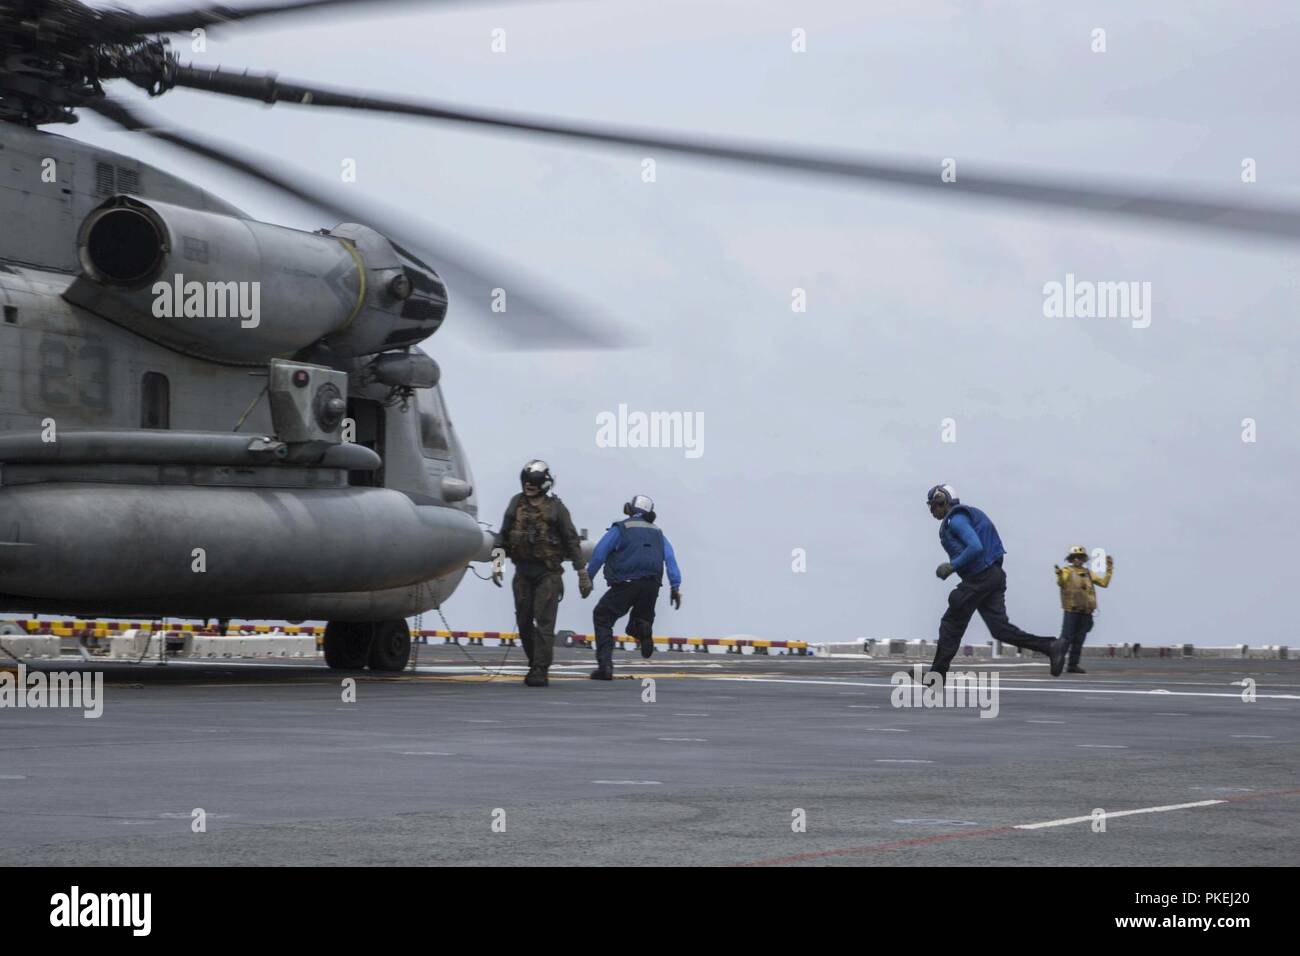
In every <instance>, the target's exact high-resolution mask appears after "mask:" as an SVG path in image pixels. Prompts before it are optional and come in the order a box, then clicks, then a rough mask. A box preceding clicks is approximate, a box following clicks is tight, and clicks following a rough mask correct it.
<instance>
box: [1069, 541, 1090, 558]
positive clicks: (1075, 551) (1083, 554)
mask: <svg viewBox="0 0 1300 956" xmlns="http://www.w3.org/2000/svg"><path fill="white" fill-rule="evenodd" d="M1071 558H1083V559H1084V560H1085V561H1086V560H1087V559H1088V549H1087V548H1085V547H1084V546H1083V545H1081V544H1076V545H1075V546H1074V547H1072V548H1071V549H1070V553H1069V554H1067V555H1066V556H1065V560H1067V561H1069V560H1070V559H1071Z"/></svg>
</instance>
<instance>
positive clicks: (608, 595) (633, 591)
mask: <svg viewBox="0 0 1300 956" xmlns="http://www.w3.org/2000/svg"><path fill="white" fill-rule="evenodd" d="M660 584H661V582H660V580H659V579H658V578H642V579H641V580H640V581H620V582H618V583H617V584H611V585H610V586H609V590H608V591H606V592H605V593H604V595H602V596H601V599H600V600H599V601H598V602H596V609H595V610H594V611H592V614H591V622H592V625H593V626H594V627H595V629H596V663H597V664H598V665H600V666H602V667H603V666H605V665H610V666H613V663H614V624H615V623H616V622H617V621H618V619H619V618H620V617H622V616H623V615H624V614H626V613H627V612H628V611H631V612H632V616H631V618H630V620H629V622H628V629H629V632H630V631H631V630H633V628H632V624H631V622H632V621H644V622H645V623H644V625H643V626H644V627H645V628H646V629H647V630H648V629H649V628H651V627H652V626H653V625H654V622H655V602H656V601H658V600H659V588H660Z"/></svg>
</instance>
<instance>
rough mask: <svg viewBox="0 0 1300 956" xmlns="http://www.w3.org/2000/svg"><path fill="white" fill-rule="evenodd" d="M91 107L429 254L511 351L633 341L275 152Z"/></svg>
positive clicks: (460, 302) (120, 108) (118, 106)
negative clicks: (357, 202) (353, 204)
mask: <svg viewBox="0 0 1300 956" xmlns="http://www.w3.org/2000/svg"><path fill="white" fill-rule="evenodd" d="M86 105H87V107H88V108H89V109H91V110H94V111H95V112H96V113H98V114H99V115H100V116H102V117H103V118H104V119H106V120H108V121H109V122H111V123H114V124H115V125H117V126H119V127H121V128H123V129H126V130H129V131H130V132H138V133H144V134H146V135H148V136H152V137H153V138H155V139H159V140H162V141H164V142H167V143H170V144H171V145H173V146H177V147H179V148H181V149H183V150H186V151H187V152H190V153H193V154H194V155H197V156H201V157H203V158H204V159H207V160H210V161H212V162H215V163H217V164H219V165H221V166H224V167H225V168H227V169H232V170H234V171H236V172H238V173H242V174H243V175H245V176H249V177H251V178H253V179H256V180H258V181H260V182H263V183H266V184H268V185H270V186H273V187H275V188H276V189H278V190H280V191H282V192H285V193H288V194H289V195H291V196H293V197H294V198H296V199H299V200H301V201H302V202H305V203H307V204H309V205H311V206H314V207H316V208H318V209H320V210H322V211H324V212H327V213H329V214H330V215H333V216H337V217H339V219H340V220H341V221H343V222H357V223H361V224H364V225H367V226H369V227H370V228H372V229H375V230H376V231H378V232H380V233H382V234H383V235H384V236H386V237H388V239H390V240H391V241H392V242H393V243H395V244H398V245H401V246H404V247H405V248H407V249H411V250H413V251H419V252H420V253H421V254H423V255H427V257H428V258H429V259H431V260H432V262H433V264H434V267H435V269H436V270H437V272H438V274H439V275H440V276H441V277H442V279H443V281H444V282H446V283H447V285H448V286H449V288H450V290H451V292H452V295H453V298H452V308H453V309H455V308H457V307H458V306H464V305H469V306H471V307H475V308H476V309H477V311H478V312H479V313H480V314H481V315H484V316H487V318H486V319H485V321H483V322H478V323H475V325H476V327H482V326H484V325H487V326H488V331H489V332H491V333H492V334H493V336H494V337H495V338H496V339H497V340H498V342H499V343H500V344H501V346H502V347H503V348H505V349H507V350H512V351H515V350H517V351H533V350H551V349H575V350H594V349H616V348H625V347H628V346H629V345H631V344H633V343H632V342H631V340H630V339H629V338H628V337H627V336H626V335H623V334H620V333H619V332H617V331H615V330H614V326H612V325H611V324H610V323H609V322H607V321H602V320H601V319H600V318H599V317H598V316H596V315H594V314H593V313H592V312H591V311H590V310H589V309H587V308H585V307H583V306H580V305H578V304H577V303H574V302H570V301H568V300H566V299H562V298H560V297H559V296H558V295H557V294H556V293H554V292H551V291H549V290H548V289H546V288H545V287H544V286H543V285H541V284H539V283H538V282H537V281H536V280H533V279H530V278H529V277H527V276H526V275H522V274H521V273H520V271H519V270H517V269H514V268H511V267H509V266H505V265H502V264H499V263H497V262H494V261H493V258H492V257H491V256H489V255H487V254H483V253H477V252H466V251H465V243H464V242H462V241H460V240H458V239H454V238H451V237H448V236H438V235H436V234H434V233H431V232H430V230H429V229H428V228H427V227H425V226H423V225H419V226H415V225H413V224H411V225H404V224H399V223H398V222H396V221H395V218H396V217H393V216H391V215H388V216H376V215H375V214H374V213H373V211H372V212H370V213H369V214H367V215H358V214H357V213H356V212H355V211H353V210H350V209H349V208H348V207H347V206H346V205H345V204H344V203H342V202H340V201H339V200H337V199H335V198H334V197H332V196H331V195H330V194H329V191H328V190H326V189H325V188H323V187H309V186H305V185H302V182H303V177H302V176H301V175H299V174H297V173H293V174H290V173H287V172H279V171H277V170H276V164H275V162H274V161H273V160H270V159H269V158H265V157H255V158H253V157H250V158H245V157H243V156H239V155H236V154H234V153H232V152H230V151H229V150H226V149H223V148H222V147H219V146H214V145H212V144H211V143H206V142H203V141H202V140H199V139H196V138H195V137H193V136H191V135H189V134H184V133H178V132H175V131H173V130H171V129H166V128H163V127H161V126H158V125H157V124H154V123H151V122H149V121H148V120H147V119H146V118H145V116H143V115H142V114H141V113H139V112H137V111H136V110H134V109H132V108H130V107H127V106H126V105H125V104H123V103H122V102H121V101H119V100H113V99H108V98H106V97H105V98H101V99H97V100H94V101H92V102H90V103H88V104H86ZM450 249H455V250H457V251H456V252H454V253H450V254H449V253H448V252H447V251H446V250H450ZM503 290H504V293H505V298H504V302H505V310H504V311H503V312H497V311H493V310H492V305H493V303H494V302H499V301H502V297H501V292H502V291H503Z"/></svg>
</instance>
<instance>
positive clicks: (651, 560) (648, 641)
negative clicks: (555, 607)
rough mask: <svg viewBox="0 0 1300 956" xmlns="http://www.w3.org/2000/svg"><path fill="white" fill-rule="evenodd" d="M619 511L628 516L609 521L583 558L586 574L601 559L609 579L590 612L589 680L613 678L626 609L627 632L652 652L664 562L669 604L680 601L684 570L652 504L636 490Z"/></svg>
mask: <svg viewBox="0 0 1300 956" xmlns="http://www.w3.org/2000/svg"><path fill="white" fill-rule="evenodd" d="M623 514H625V515H627V518H626V519H625V520H623V521H616V522H615V523H614V524H612V525H610V526H609V530H608V531H606V532H605V536H604V537H603V538H601V539H600V541H599V542H598V543H597V544H596V550H595V551H593V552H592V555H591V560H590V561H589V562H588V563H587V574H588V576H591V577H594V576H595V574H596V572H597V571H599V570H600V567H601V565H602V564H603V565H604V566H605V581H606V582H607V583H608V584H609V590H608V591H606V592H605V594H604V596H603V597H602V598H601V599H600V601H599V602H597V604H596V609H595V611H593V612H592V624H593V626H594V628H595V631H596V669H595V670H594V671H592V672H591V679H592V680H613V679H614V624H615V623H616V622H617V621H618V619H619V618H621V617H622V616H623V615H624V614H627V613H628V612H629V611H630V612H631V616H630V618H629V619H628V623H627V633H628V636H629V637H634V638H636V639H637V640H638V641H639V642H640V644H641V656H642V657H649V656H650V655H651V654H653V653H654V652H655V644H654V635H653V628H654V621H655V602H656V601H658V600H659V588H660V587H662V586H663V576H664V568H665V567H667V569H668V585H669V587H671V588H672V591H671V600H672V604H673V607H674V608H680V607H681V606H682V572H681V570H680V569H679V568H678V567H677V556H676V555H675V554H673V546H672V545H671V544H669V543H668V538H667V537H666V536H665V535H664V533H663V531H661V530H660V529H659V528H658V527H656V525H655V523H654V521H655V503H654V502H653V501H651V500H650V499H649V498H647V497H646V496H645V495H636V496H635V497H633V498H632V500H631V501H629V502H628V503H627V504H625V505H623Z"/></svg>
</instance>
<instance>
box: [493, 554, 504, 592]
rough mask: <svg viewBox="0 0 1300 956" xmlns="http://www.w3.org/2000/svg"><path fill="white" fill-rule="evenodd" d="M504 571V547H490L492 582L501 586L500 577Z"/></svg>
mask: <svg viewBox="0 0 1300 956" xmlns="http://www.w3.org/2000/svg"><path fill="white" fill-rule="evenodd" d="M505 573H506V552H505V549H504V548H493V549H492V583H493V584H495V585H496V586H497V587H501V579H502V578H503V577H505Z"/></svg>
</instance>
